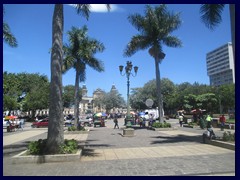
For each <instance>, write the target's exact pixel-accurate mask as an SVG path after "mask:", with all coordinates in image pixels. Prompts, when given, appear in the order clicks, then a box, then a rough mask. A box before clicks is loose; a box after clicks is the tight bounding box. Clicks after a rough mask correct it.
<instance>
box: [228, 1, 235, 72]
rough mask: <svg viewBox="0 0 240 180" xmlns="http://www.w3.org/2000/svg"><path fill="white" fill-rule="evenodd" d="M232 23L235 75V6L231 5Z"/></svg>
mask: <svg viewBox="0 0 240 180" xmlns="http://www.w3.org/2000/svg"><path fill="white" fill-rule="evenodd" d="M229 11H230V21H231V35H232V47H233V59H234V61H233V62H234V73H235V4H229Z"/></svg>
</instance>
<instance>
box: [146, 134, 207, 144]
mask: <svg viewBox="0 0 240 180" xmlns="http://www.w3.org/2000/svg"><path fill="white" fill-rule="evenodd" d="M151 138H155V139H159V140H155V141H152V142H151V144H162V143H178V142H196V143H202V142H203V141H202V135H196V136H186V135H177V136H155V137H151Z"/></svg>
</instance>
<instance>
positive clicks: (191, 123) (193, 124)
mask: <svg viewBox="0 0 240 180" xmlns="http://www.w3.org/2000/svg"><path fill="white" fill-rule="evenodd" d="M188 125H189V126H197V125H198V124H197V123H196V122H189V123H188Z"/></svg>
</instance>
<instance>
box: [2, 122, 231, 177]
mask: <svg viewBox="0 0 240 180" xmlns="http://www.w3.org/2000/svg"><path fill="white" fill-rule="evenodd" d="M171 123H172V124H173V125H176V126H178V123H177V121H176V122H175V121H174V120H172V122H171ZM119 125H120V128H121V127H123V126H122V125H123V119H119ZM113 127H114V123H113V121H112V120H107V122H106V127H97V128H90V132H89V134H81V135H66V134H65V135H64V136H65V138H74V139H77V140H79V141H81V142H83V144H84V146H85V148H84V150H83V154H82V156H81V159H79V161H76V162H61V163H45V164H11V163H10V162H11V161H10V158H11V156H10V155H4V158H3V165H4V167H3V175H4V176H14V175H16V176H59V175H60V176H84V175H85V176H188V175H190V176H213V175H221V176H234V175H235V151H232V150H228V149H224V148H220V147H216V146H211V145H208V144H203V143H202V132H203V130H200V129H190V128H179V129H178V130H173V131H164V132H160V131H159V132H157V131H152V130H147V129H140V128H137V129H136V130H135V136H134V137H123V136H122V135H121V133H122V130H121V129H113ZM40 131H42V134H39V135H37V134H38V133H40ZM216 131H217V129H216ZM30 132H31V133H36V134H35V136H34V137H33V138H30V139H29V138H28V136H29V134H28V133H27V132H19V133H18V134H19V138H18V142H17V140H14V141H12V144H11V143H10V142H9V143H8V145H6V146H5V145H4V147H3V148H6V147H9V146H12V147H13V148H14V146H17V145H21V144H22V143H24V142H26V141H29V140H31V139H34V138H35V139H37V138H39V137H42V138H43V137H46V129H45V132H44V130H34V129H32V130H30ZM30 132H29V133H30ZM37 132H38V133H37ZM8 136H9V137H7V136H6V137H5V136H4V138H3V141H11V139H12V137H14V136H12V135H8ZM20 137H21V138H22V139H21V138H20ZM6 138H8V139H6ZM6 143H7V142H5V144H6ZM10 154H11V153H10ZM209 162H211V166H209ZM9 169H11V171H9Z"/></svg>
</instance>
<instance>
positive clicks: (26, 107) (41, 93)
mask: <svg viewBox="0 0 240 180" xmlns="http://www.w3.org/2000/svg"><path fill="white" fill-rule="evenodd" d="M48 107H49V83H45V84H43V83H42V84H39V86H36V87H34V88H33V89H32V90H31V92H30V93H27V95H26V96H25V98H24V103H23V105H22V108H23V111H32V115H35V114H36V110H42V109H47V108H48Z"/></svg>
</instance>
